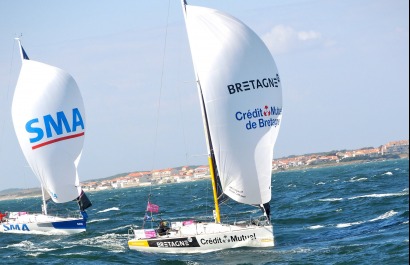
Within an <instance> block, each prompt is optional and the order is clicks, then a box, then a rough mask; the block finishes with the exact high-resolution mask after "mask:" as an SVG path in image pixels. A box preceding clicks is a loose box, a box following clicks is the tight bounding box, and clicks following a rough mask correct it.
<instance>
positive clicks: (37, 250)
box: [1, 240, 56, 257]
mask: <svg viewBox="0 0 410 265" xmlns="http://www.w3.org/2000/svg"><path fill="white" fill-rule="evenodd" d="M1 248H16V249H18V250H20V251H24V252H27V255H28V256H34V257H36V256H38V255H40V254H43V253H45V252H49V251H54V250H56V248H44V247H43V248H41V247H37V245H36V244H34V243H33V242H31V241H28V240H24V241H21V242H19V243H15V244H11V245H7V246H5V247H1Z"/></svg>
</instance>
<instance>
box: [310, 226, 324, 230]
mask: <svg viewBox="0 0 410 265" xmlns="http://www.w3.org/2000/svg"><path fill="white" fill-rule="evenodd" d="M323 227H325V226H324V225H312V226H309V227H308V229H312V230H315V229H319V228H323Z"/></svg>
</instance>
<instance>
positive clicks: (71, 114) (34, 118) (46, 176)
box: [12, 47, 85, 203]
mask: <svg viewBox="0 0 410 265" xmlns="http://www.w3.org/2000/svg"><path fill="white" fill-rule="evenodd" d="M20 48H21V54H22V59H23V60H22V67H21V70H20V74H19V78H18V81H17V85H16V89H15V93H14V97H13V103H12V118H13V124H14V129H15V132H16V135H17V138H18V141H19V144H20V147H21V149H22V151H23V153H24V156H25V157H26V160H27V162H28V164H29V165H30V167H31V169H32V170H33V172H34V174H35V175H36V176H37V178H38V179H39V181H40V183H41V184H42V186H43V187H44V189H45V190H46V191H47V192H48V193H49V194H50V196H51V198H52V200H53V201H54V202H57V203H64V202H68V201H72V200H75V199H77V198H78V197H79V195H80V194H81V188H80V187H79V184H80V183H79V178H78V174H77V165H78V162H79V159H80V156H81V151H82V148H83V142H84V134H85V116H84V104H83V99H82V97H81V94H80V90H79V88H78V86H77V84H76V82H75V80H74V79H73V78H72V77H71V75H69V74H68V73H67V72H65V71H63V70H61V69H59V68H56V67H54V66H50V65H47V64H44V63H41V62H36V61H33V60H29V59H28V56H27V54H26V52H25V51H24V50H23V48H22V47H20Z"/></svg>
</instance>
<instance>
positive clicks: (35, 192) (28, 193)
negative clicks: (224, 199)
mask: <svg viewBox="0 0 410 265" xmlns="http://www.w3.org/2000/svg"><path fill="white" fill-rule="evenodd" d="M396 159H397V160H398V159H409V156H408V155H404V156H401V157H400V158H396ZM387 160H395V159H384V158H380V159H372V160H354V161H346V162H339V163H325V164H317V165H308V166H298V167H293V168H288V169H286V170H275V171H272V174H275V173H280V172H287V171H300V170H306V169H319V168H325V167H338V166H345V165H352V164H364V163H369V162H381V161H387ZM193 181H195V180H193ZM193 181H191V182H193ZM155 185H157V184H153V186H155ZM158 185H167V184H158ZM134 187H143V186H134ZM99 191H103V190H93V191H88V192H99ZM3 192H4V191H3ZM35 197H41V189H40V188H30V189H17V190H16V191H15V192H10V193H7V194H3V195H2V194H0V201H9V200H21V199H27V198H35Z"/></svg>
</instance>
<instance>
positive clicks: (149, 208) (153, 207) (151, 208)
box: [147, 202, 159, 213]
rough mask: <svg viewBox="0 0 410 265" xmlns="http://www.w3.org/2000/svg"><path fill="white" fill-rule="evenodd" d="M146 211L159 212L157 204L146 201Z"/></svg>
mask: <svg viewBox="0 0 410 265" xmlns="http://www.w3.org/2000/svg"><path fill="white" fill-rule="evenodd" d="M147 211H150V212H153V213H157V212H159V206H158V205H156V204H152V203H150V202H148V205H147Z"/></svg>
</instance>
